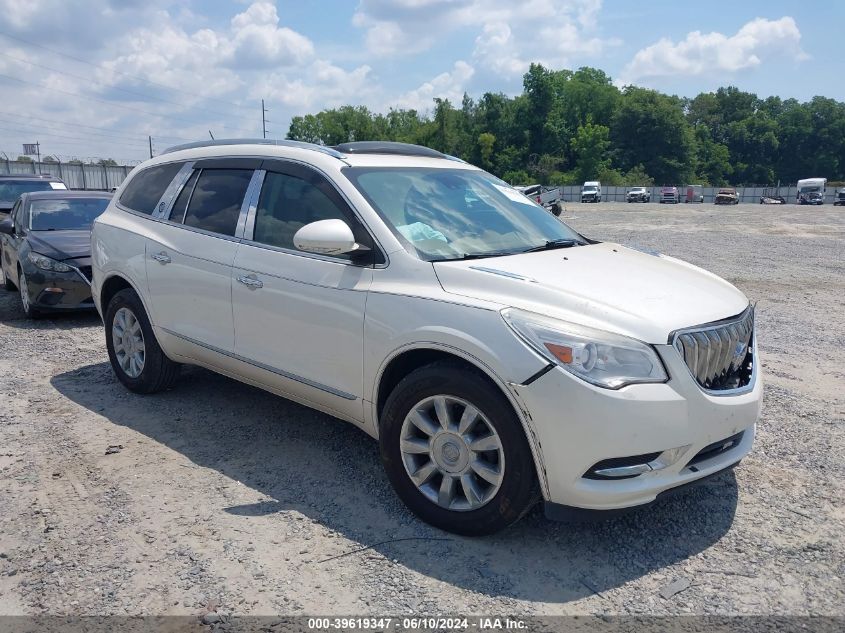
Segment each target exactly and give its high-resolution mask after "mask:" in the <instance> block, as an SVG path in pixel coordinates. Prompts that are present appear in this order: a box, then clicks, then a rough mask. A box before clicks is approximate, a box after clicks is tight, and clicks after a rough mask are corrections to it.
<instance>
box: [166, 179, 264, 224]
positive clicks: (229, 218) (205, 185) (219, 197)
mask: <svg viewBox="0 0 845 633" xmlns="http://www.w3.org/2000/svg"><path fill="white" fill-rule="evenodd" d="M252 174H253V170H252V169H203V170H202V172H201V173H200V175H199V177H198V178H197V181H196V186H195V187H194V188H193V189H194V191H193V195H191V200H190V202H189V203H188V210H187V213H186V214H185V226H192V227H194V228H197V229H203V230H205V231H211V232H213V233H220V234H221V235H230V236H234V235H235V229H236V227H237V225H238V216H239V215H240V212H241V204H242V203H243V199H244V195H245V194H246V189H247V187H248V186H249V181H250V180H251V179H252ZM179 197H180V198H181V197H182V196H181V194H180V196H179ZM177 204H178V200H177ZM174 219H175V220H178V218H176V217H174Z"/></svg>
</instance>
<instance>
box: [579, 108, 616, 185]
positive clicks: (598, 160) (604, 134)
mask: <svg viewBox="0 0 845 633" xmlns="http://www.w3.org/2000/svg"><path fill="white" fill-rule="evenodd" d="M571 145H572V151H573V153H574V155H575V173H576V175H577V176H578V181H579V182H581V181H585V180H595V179H597V178H598V177H599V174H600V173H601V172H602V171H604V170H605V169H607V168H608V167H609V165H610V160H609V159H608V157H607V150H608V148H609V147H610V129H609V128H608V127H607V126H604V125H595V124H594V123H592V122H591V121H587V123H585V124H584V125H582V126H580V127H579V128H578V131H577V132H576V134H575V136H573V137H572V140H571Z"/></svg>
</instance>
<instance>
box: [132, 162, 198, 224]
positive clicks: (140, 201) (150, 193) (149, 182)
mask: <svg viewBox="0 0 845 633" xmlns="http://www.w3.org/2000/svg"><path fill="white" fill-rule="evenodd" d="M183 164H184V163H168V164H166V165H156V166H155V167H150V168H149V169H145V170H144V171H142V172H140V173H139V174H138V175H137V176H135V177H134V178H132V181H131V182H130V183H129V184H128V185H126V189H124V191H123V193H122V194H120V204H122V205H123V206H125V207H127V208H129V209H132V210H133V211H137V212H138V213H146V214H147V215H149V214H151V213H152V212H153V211H155V208H156V205H157V204H158V201H159V200H160V199H161V196H162V195H163V194H164V190H165V189H167V187H168V186H169V185H170V182H171V181H172V180H173V178H174V177H175V176H176V174H177V173H178V172H179V170H180V169H182V165H183Z"/></svg>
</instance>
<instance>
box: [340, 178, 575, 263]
mask: <svg viewBox="0 0 845 633" xmlns="http://www.w3.org/2000/svg"><path fill="white" fill-rule="evenodd" d="M343 173H344V174H345V175H346V177H347V178H349V180H350V181H351V182H352V184H354V185H355V187H356V188H357V189H358V190H359V191H360V192H361V193H362V194H363V195H364V197H365V198H367V200H368V201H369V203H370V204H371V205H372V206H373V208H374V209H375V210H376V211H377V212H378V213H379V214H380V215H381V217H382V219H383V220H384V221H385V222H386V223H387V225H388V226H389V227H390V229H391V230H392V231H393V232H394V234H395V235H396V236H397V237H399V239H400V241H402V242H403V243H405V244H406V245H409V246H410V247H411V248H409V249H408V250H410V251H411V252H414V251H415V252H416V254H418V255H419V257H421V258H422V259H424V260H426V261H444V260H452V259H468V258H473V257H495V256H498V255H512V254H514V253H522V252H525V251H528V250H531V249H536V248H538V247H544V246H546V245H547V244H549V243H556V242H560V241H565V242H574V243H577V244H583V243H586V242H585V240H584V238H582V237H581V236H580V235H579V234H578V233H576V232H575V231H574V230H572V229H571V228H569V227H568V226H567V225H566V224H564V223H563V222H561V221H560V220H558V219H557V218H556V217H555V216H553V215H552V214H551V213H549V212H548V211H546V210H545V209H544V208H543V207H541V206H539V205H537V204H535V203H534V202H533V201H531V200H530V199H528V198H526V197H525V196H524V195H522V194H521V193H520V192H519V191H517V190H516V189H514V188H513V187H511V186H510V185H508V184H507V183H505V182H504V181H502V180H499V179H498V178H496V177H495V176H492V175H490V174H488V173H486V172H483V171H476V170H470V169H431V168H369V167H352V168H347V169H344V170H343Z"/></svg>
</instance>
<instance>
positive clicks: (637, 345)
mask: <svg viewBox="0 0 845 633" xmlns="http://www.w3.org/2000/svg"><path fill="white" fill-rule="evenodd" d="M502 317H503V318H504V319H505V322H506V323H507V324H508V325H509V326H510V327H511V328H513V330H514V331H515V332H516V333H517V335H518V336H519V337H520V338H522V339H523V340H524V341H525V342H526V343H528V344H529V345H530V346H531V347H533V348H534V349H535V350H537V352H539V353H540V354H542V355H543V356H545V357H546V358H548V359H549V360H550V361H552V362H554V363H557V364H558V365H560V366H561V367H562V368H563V369H565V370H566V371H568V372H570V373H571V374H575V375H576V376H578V377H579V378H582V379H584V380H586V381H587V382H589V383H592V384H594V385H597V386H599V387H605V388H607V389H619V388H621V387H624V386H625V385H630V384H634V383H643V382H666V381H667V380H668V379H669V378H668V376H667V375H666V371H665V370H664V369H663V363H661V362H660V358H658V356H657V352H655V351H654V349H653V348H652V347H651V346H650V345H646V344H645V343H642V342H640V341H637V340H635V339H632V338H628V337H627V336H621V335H619V334H612V333H611V332H604V331H602V330H594V329H593V328H588V327H584V326H583V325H577V324H575V323H567V322H565V321H558V320H557V319H552V318H549V317H545V316H543V315H541V314H535V313H533V312H523V311H522V310H517V309H515V308H507V309H505V310H502Z"/></svg>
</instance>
